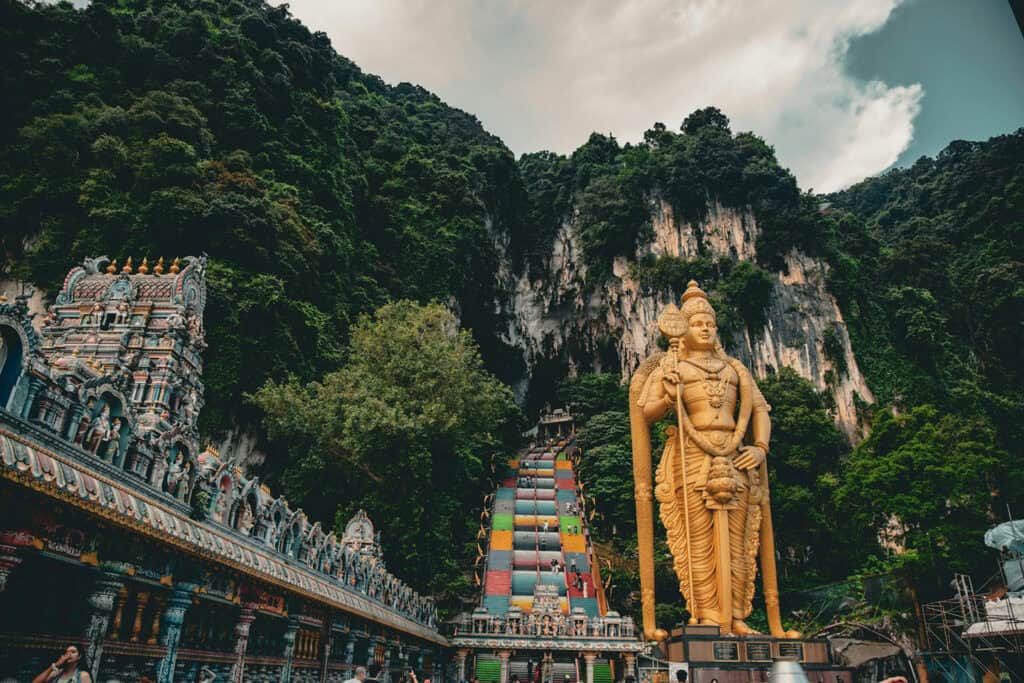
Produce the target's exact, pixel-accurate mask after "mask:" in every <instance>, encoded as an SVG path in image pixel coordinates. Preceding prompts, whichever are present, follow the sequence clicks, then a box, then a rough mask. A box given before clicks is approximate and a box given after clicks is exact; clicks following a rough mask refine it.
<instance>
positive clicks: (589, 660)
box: [583, 652, 597, 683]
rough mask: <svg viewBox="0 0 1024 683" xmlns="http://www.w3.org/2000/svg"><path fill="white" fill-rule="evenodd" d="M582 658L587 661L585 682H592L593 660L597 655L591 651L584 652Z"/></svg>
mask: <svg viewBox="0 0 1024 683" xmlns="http://www.w3.org/2000/svg"><path fill="white" fill-rule="evenodd" d="M583 659H584V661H586V663H587V683H594V660H595V659H597V655H596V654H594V653H593V652H584V653H583Z"/></svg>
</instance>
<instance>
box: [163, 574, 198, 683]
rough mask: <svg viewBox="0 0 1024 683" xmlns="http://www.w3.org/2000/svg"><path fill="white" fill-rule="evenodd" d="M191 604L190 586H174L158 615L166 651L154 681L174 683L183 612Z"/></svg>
mask: <svg viewBox="0 0 1024 683" xmlns="http://www.w3.org/2000/svg"><path fill="white" fill-rule="evenodd" d="M191 606H192V586H190V585H179V586H175V588H174V591H173V592H172V593H171V597H170V598H168V600H167V606H166V607H165V608H164V611H163V614H162V615H161V616H160V638H159V641H160V644H161V645H163V646H164V647H165V648H167V653H166V654H164V658H163V659H161V660H160V663H159V664H157V668H156V683H174V665H175V663H176V660H177V659H178V642H179V641H180V640H181V627H182V625H183V624H184V623H185V612H187V611H188V608H189V607H191Z"/></svg>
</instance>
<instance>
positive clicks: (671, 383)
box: [661, 370, 682, 401]
mask: <svg viewBox="0 0 1024 683" xmlns="http://www.w3.org/2000/svg"><path fill="white" fill-rule="evenodd" d="M661 380H662V381H661V384H662V386H663V387H664V388H665V394H666V395H667V396H668V397H669V398H671V399H672V400H673V401H674V400H675V398H676V391H677V390H678V387H679V383H680V382H681V381H682V380H681V379H680V378H679V373H678V372H677V371H676V370H666V371H665V372H664V374H662V378H661Z"/></svg>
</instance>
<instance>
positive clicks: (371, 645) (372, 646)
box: [366, 636, 380, 676]
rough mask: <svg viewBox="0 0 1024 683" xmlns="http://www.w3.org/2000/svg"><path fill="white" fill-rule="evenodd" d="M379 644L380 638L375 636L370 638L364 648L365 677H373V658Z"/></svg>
mask: <svg viewBox="0 0 1024 683" xmlns="http://www.w3.org/2000/svg"><path fill="white" fill-rule="evenodd" d="M379 642H380V638H378V637H377V636H373V637H371V638H370V639H369V641H368V644H367V647H366V649H367V653H366V675H367V676H372V675H373V667H374V663H375V662H374V656H375V655H376V654H377V643H379Z"/></svg>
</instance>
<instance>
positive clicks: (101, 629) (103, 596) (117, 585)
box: [85, 572, 124, 680]
mask: <svg viewBox="0 0 1024 683" xmlns="http://www.w3.org/2000/svg"><path fill="white" fill-rule="evenodd" d="M123 587H124V583H123V581H122V579H121V577H120V576H119V575H117V574H107V573H105V572H104V573H103V574H100V576H99V577H98V578H97V579H96V582H95V583H94V584H93V586H92V592H91V593H89V600H88V602H89V625H88V627H87V628H86V631H85V638H86V645H85V655H86V661H88V662H89V664H90V665H92V669H91V670H90V671H89V674H90V675H91V676H92V679H93V680H97V676H98V675H99V672H100V662H101V660H102V659H103V640H104V639H105V638H106V637H107V627H108V626H109V625H110V616H111V614H112V613H113V611H114V601H115V599H116V598H117V594H118V592H119V591H120V590H121V589H122V588H123Z"/></svg>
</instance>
